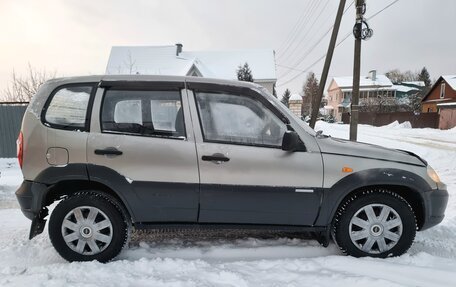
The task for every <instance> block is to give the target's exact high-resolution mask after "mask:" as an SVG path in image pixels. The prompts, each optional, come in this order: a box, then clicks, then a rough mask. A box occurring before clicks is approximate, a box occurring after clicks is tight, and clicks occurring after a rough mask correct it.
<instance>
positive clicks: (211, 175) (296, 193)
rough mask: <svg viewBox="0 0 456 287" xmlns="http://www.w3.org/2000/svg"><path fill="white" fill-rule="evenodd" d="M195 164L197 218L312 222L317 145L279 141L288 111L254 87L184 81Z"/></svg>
mask: <svg viewBox="0 0 456 287" xmlns="http://www.w3.org/2000/svg"><path fill="white" fill-rule="evenodd" d="M188 86H189V88H190V91H189V101H190V103H191V109H192V116H194V117H193V122H195V123H196V122H199V123H200V124H199V125H196V124H195V133H196V145H197V152H198V162H199V167H200V181H201V190H200V216H199V222H205V223H207V222H214V223H244V224H280V225H312V224H313V222H314V220H315V218H316V216H317V214H318V210H319V206H320V200H321V193H320V189H319V188H321V187H322V178H323V166H322V159H321V155H320V153H318V152H317V153H315V152H307V151H305V150H304V149H303V150H302V151H296V152H286V151H283V150H282V149H281V143H282V138H283V134H284V133H285V131H286V130H287V128H288V127H287V125H286V124H285V122H286V119H284V116H283V115H282V114H280V112H278V111H277V110H274V106H273V105H271V103H270V102H268V101H267V100H266V99H265V98H263V97H262V96H261V95H259V94H258V93H256V92H254V91H253V90H249V89H246V88H235V87H226V86H214V85H210V86H205V85H204V84H193V85H192V83H189V84H188Z"/></svg>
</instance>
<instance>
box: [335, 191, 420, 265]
mask: <svg viewBox="0 0 456 287" xmlns="http://www.w3.org/2000/svg"><path fill="white" fill-rule="evenodd" d="M416 229H417V224H416V219H415V215H414V213H413V210H412V208H411V206H410V205H409V204H408V202H407V201H406V200H405V199H404V198H402V197H401V196H400V195H398V194H397V193H395V192H392V191H388V190H371V191H366V192H363V193H362V194H358V195H356V196H353V197H351V198H349V199H347V200H346V201H345V202H344V203H343V204H342V205H341V207H340V208H339V210H338V211H337V214H336V218H335V220H334V224H333V229H332V235H333V239H334V240H335V242H336V244H337V245H338V246H339V248H340V249H341V250H342V251H343V252H344V253H346V254H348V255H352V256H355V257H363V256H371V257H381V258H385V257H389V256H399V255H401V254H403V253H405V252H406V251H407V250H408V249H409V248H410V246H411V245H412V243H413V240H414V239H415V234H416Z"/></svg>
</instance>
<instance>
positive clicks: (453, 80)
mask: <svg viewBox="0 0 456 287" xmlns="http://www.w3.org/2000/svg"><path fill="white" fill-rule="evenodd" d="M442 78H443V79H444V80H445V82H447V83H448V85H450V87H451V88H452V89H453V90H455V91H456V75H446V76H442Z"/></svg>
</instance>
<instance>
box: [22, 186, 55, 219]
mask: <svg viewBox="0 0 456 287" xmlns="http://www.w3.org/2000/svg"><path fill="white" fill-rule="evenodd" d="M47 188H48V187H47V186H46V185H45V184H42V183H36V182H33V181H28V180H24V181H23V182H22V184H21V186H20V187H19V188H18V190H17V191H16V197H17V201H18V202H19V205H20V206H21V210H22V213H23V214H24V215H25V217H27V218H28V219H30V220H33V219H34V218H35V217H36V216H37V215H38V214H39V213H40V211H41V209H42V207H43V202H44V198H45V195H46V192H47Z"/></svg>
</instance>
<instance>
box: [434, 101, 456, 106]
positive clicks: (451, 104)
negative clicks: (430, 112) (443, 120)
mask: <svg viewBox="0 0 456 287" xmlns="http://www.w3.org/2000/svg"><path fill="white" fill-rule="evenodd" d="M437 106H438V107H454V106H456V102H451V103H441V104H437Z"/></svg>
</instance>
